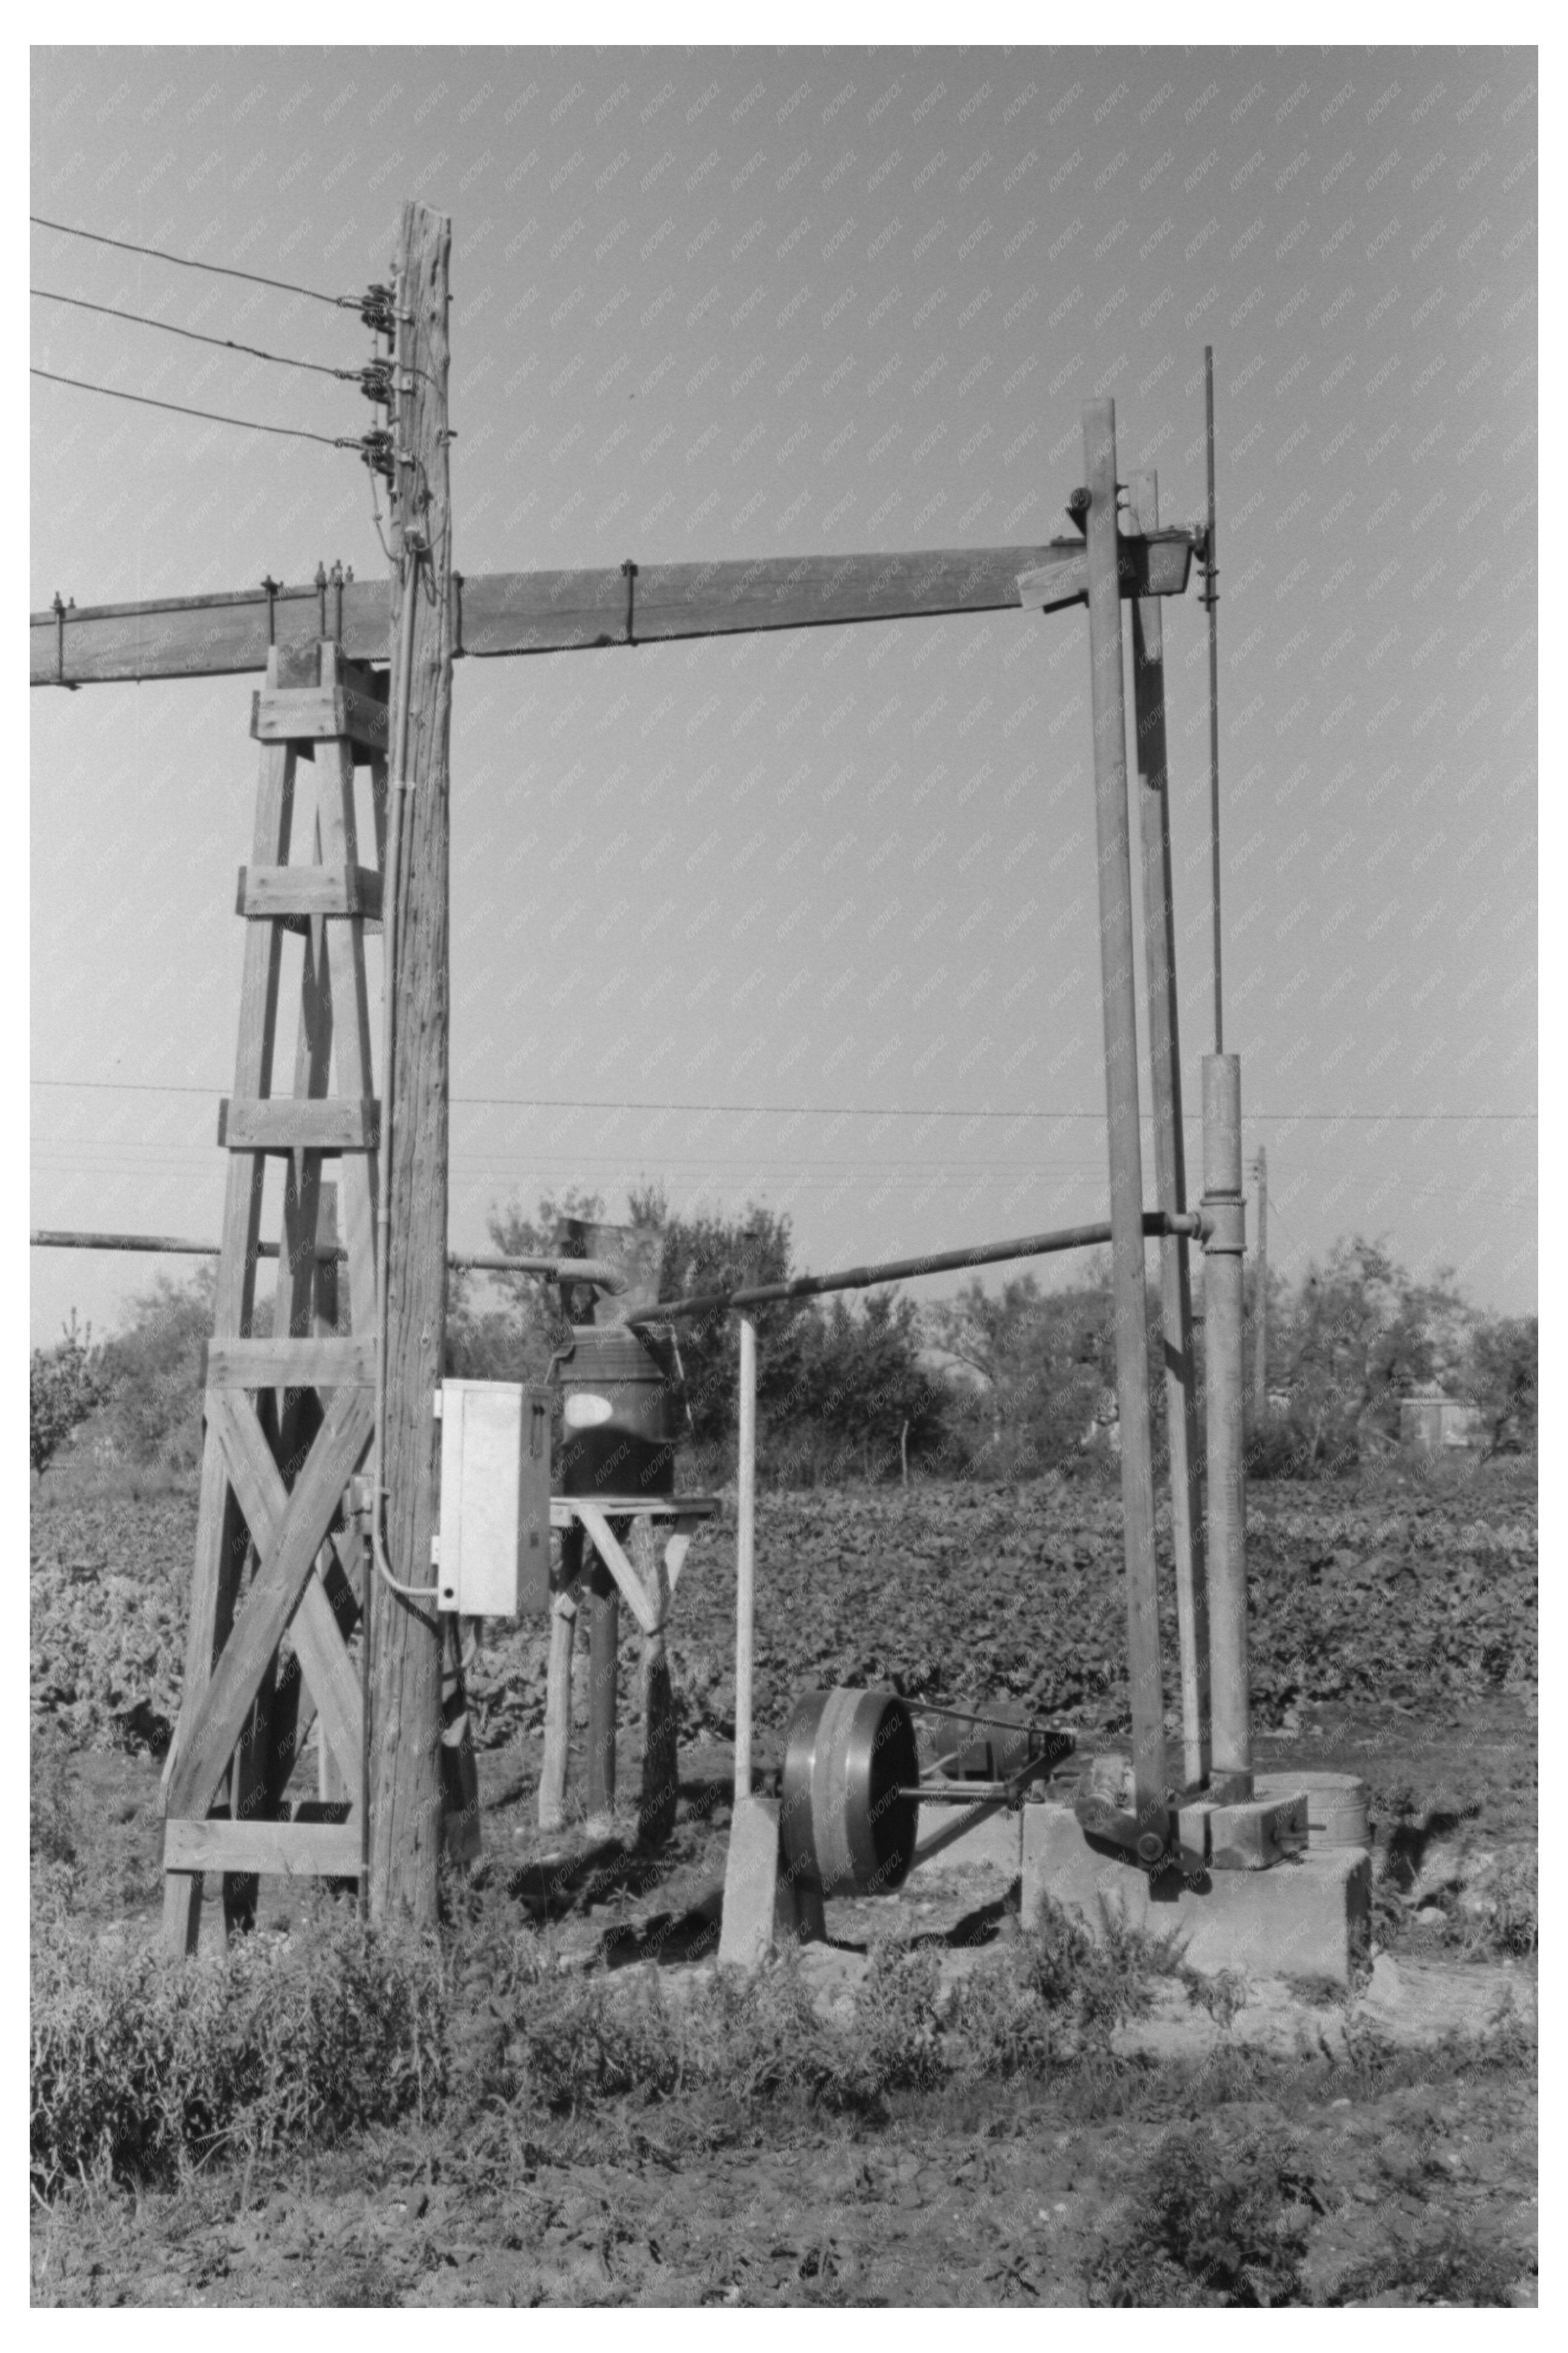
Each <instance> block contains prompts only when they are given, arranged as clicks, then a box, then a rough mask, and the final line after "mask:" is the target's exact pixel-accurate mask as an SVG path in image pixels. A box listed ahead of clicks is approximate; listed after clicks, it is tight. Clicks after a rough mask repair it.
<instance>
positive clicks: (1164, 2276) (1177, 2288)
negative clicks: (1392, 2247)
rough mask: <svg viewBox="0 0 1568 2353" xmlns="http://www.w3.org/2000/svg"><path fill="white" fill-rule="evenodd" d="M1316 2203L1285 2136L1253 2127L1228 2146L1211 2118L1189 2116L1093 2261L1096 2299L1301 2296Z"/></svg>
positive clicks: (1169, 2301)
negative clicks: (1193, 2121) (1194, 2121)
mask: <svg viewBox="0 0 1568 2353" xmlns="http://www.w3.org/2000/svg"><path fill="white" fill-rule="evenodd" d="M1316 2203H1317V2200H1316V2197H1315V2193H1314V2191H1313V2189H1312V2184H1311V2181H1310V2177H1309V2176H1308V2175H1306V2174H1305V2173H1304V2172H1303V2171H1302V2170H1301V2168H1300V2164H1299V2162H1298V2161H1297V2159H1296V2158H1295V2157H1294V2156H1293V2154H1292V2152H1291V2151H1290V2149H1289V2147H1281V2146H1280V2144H1279V2141H1278V2139H1276V2138H1271V2137H1268V2136H1267V2135H1265V2134H1262V2133H1258V2132H1253V2133H1248V2134H1247V2135H1245V2136H1243V2137H1241V2138H1239V2139H1237V2140H1234V2141H1232V2142H1231V2143H1230V2144H1229V2145H1228V2146H1227V2145H1226V2143H1225V2142H1223V2141H1222V2140H1221V2139H1220V2138H1219V2137H1218V2136H1217V2135H1216V2134H1215V2132H1214V2131H1213V2130H1212V2129H1211V2128H1210V2127H1209V2126H1207V2125H1204V2124H1199V2125H1194V2126H1177V2127H1175V2128H1174V2129H1173V2130H1172V2131H1170V2132H1167V2133H1166V2134H1165V2135H1164V2137H1163V2139H1162V2140H1161V2141H1160V2143H1159V2145H1158V2147H1156V2148H1155V2149H1154V2151H1153V2154H1152V2156H1151V2157H1150V2158H1149V2159H1148V2160H1147V2162H1146V2163H1145V2164H1144V2165H1142V2167H1140V2168H1139V2169H1138V2170H1137V2172H1136V2173H1135V2174H1134V2175H1133V2177H1132V2179H1131V2181H1130V2183H1129V2185H1128V2191H1127V2196H1126V2199H1125V2201H1124V2204H1125V2215H1124V2220H1123V2221H1122V2224H1121V2228H1120V2230H1119V2231H1118V2232H1116V2233H1115V2235H1114V2237H1108V2239H1107V2241H1106V2243H1105V2244H1104V2245H1103V2246H1102V2247H1101V2248H1100V2252H1099V2253H1098V2254H1097V2255H1096V2256H1095V2258H1094V2260H1093V2262H1092V2263H1091V2264H1090V2267H1089V2302H1090V2303H1091V2304H1094V2305H1100V2306H1137V2307H1139V2308H1148V2307H1152V2306H1164V2305H1178V2306H1183V2305H1185V2306H1193V2305H1202V2306H1221V2307H1234V2306H1241V2307H1250V2308H1253V2309H1257V2308H1258V2307H1263V2306H1274V2305H1289V2304H1299V2303H1300V2302H1302V2301H1303V2295H1302V2288H1301V2263H1302V2259H1303V2257H1304V2256H1305V2253H1306V2250H1307V2232H1308V2226H1309V2222H1310V2215H1311V2211H1312V2208H1313V2206H1314V2205H1315V2204H1316Z"/></svg>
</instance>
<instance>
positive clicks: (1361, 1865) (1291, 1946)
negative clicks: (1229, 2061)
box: [1021, 1805, 1372, 1986]
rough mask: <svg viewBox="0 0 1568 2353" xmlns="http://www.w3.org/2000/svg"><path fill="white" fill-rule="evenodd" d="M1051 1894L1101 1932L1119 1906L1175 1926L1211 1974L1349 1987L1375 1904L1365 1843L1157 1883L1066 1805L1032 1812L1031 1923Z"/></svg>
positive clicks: (1027, 1837) (1027, 1919) (1158, 1926)
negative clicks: (1093, 1842)
mask: <svg viewBox="0 0 1568 2353" xmlns="http://www.w3.org/2000/svg"><path fill="white" fill-rule="evenodd" d="M1047 1899H1048V1900H1050V1901H1052V1902H1054V1903H1056V1904H1058V1905H1061V1907H1062V1909H1063V1910H1064V1911H1067V1912H1070V1913H1074V1914H1076V1915H1078V1917H1079V1919H1081V1920H1082V1921H1083V1923H1084V1925H1085V1926H1086V1927H1088V1928H1089V1929H1090V1930H1091V1931H1092V1930H1096V1929H1098V1928H1099V1927H1100V1925H1101V1923H1102V1921H1103V1919H1104V1917H1105V1914H1106V1912H1107V1911H1108V1910H1109V1911H1110V1912H1111V1913H1113V1914H1116V1915H1120V1916H1121V1918H1122V1919H1124V1920H1125V1921H1126V1922H1127V1924H1128V1925H1129V1926H1131V1927H1136V1928H1141V1929H1142V1930H1144V1931H1145V1932H1146V1933H1148V1934H1150V1935H1152V1936H1164V1935H1168V1934H1170V1933H1171V1932H1174V1933H1175V1935H1176V1936H1177V1938H1178V1940H1179V1942H1180V1944H1181V1946H1182V1948H1183V1952H1184V1957H1185V1959H1186V1961H1187V1963H1188V1965H1189V1966H1190V1967H1191V1968H1194V1969H1196V1970H1198V1971H1199V1972H1200V1974H1202V1975H1203V1976H1205V1977H1212V1976H1216V1975H1217V1974H1218V1973H1219V1972H1220V1971H1221V1970H1222V1969H1234V1970H1237V1971H1239V1972H1240V1973H1241V1974H1243V1975H1245V1976H1247V1977H1256V1978H1319V1979H1322V1978H1326V1979H1328V1980H1329V1981H1330V1982H1331V1983H1332V1984H1335V1985H1343V1986H1348V1985H1349V1983H1350V1977H1351V1960H1352V1951H1353V1950H1354V1948H1355V1946H1356V1943H1357V1941H1358V1940H1359V1939H1360V1938H1362V1937H1363V1936H1364V1935H1365V1932H1366V1926H1367V1923H1368V1921H1369V1919H1370V1915H1371V1905H1372V1862H1371V1857H1370V1856H1369V1855H1368V1854H1367V1853H1366V1852H1365V1851H1364V1850H1363V1849H1361V1848H1356V1847H1333V1848H1324V1849H1321V1850H1318V1851H1315V1852H1314V1851H1311V1850H1309V1852H1306V1853H1304V1854H1302V1855H1300V1856H1299V1857H1298V1858H1297V1859H1295V1860H1293V1861H1290V1862H1280V1863H1277V1864H1276V1865H1275V1866H1274V1868H1273V1869H1272V1870H1271V1871H1216V1872H1213V1873H1205V1875H1204V1876H1203V1877H1202V1878H1200V1879H1197V1880H1195V1881H1192V1882H1189V1881H1186V1880H1184V1879H1182V1878H1181V1877H1180V1876H1178V1874H1177V1873H1174V1872H1169V1873H1165V1874H1164V1876H1163V1877H1162V1878H1161V1879H1159V1880H1156V1881H1154V1882H1152V1883H1151V1881H1150V1879H1149V1877H1148V1875H1147V1874H1146V1873H1143V1872H1142V1871H1139V1870H1138V1869H1136V1868H1135V1866H1133V1865H1132V1864H1131V1863H1129V1862H1125V1861H1124V1860H1123V1859H1122V1858H1121V1856H1120V1855H1118V1854H1114V1853H1111V1852H1109V1851H1107V1850H1104V1849H1102V1848H1099V1847H1093V1846H1090V1844H1089V1841H1088V1840H1087V1839H1086V1838H1085V1836H1084V1833H1083V1831H1082V1828H1081V1827H1080V1825H1079V1820H1078V1817H1077V1816H1076V1814H1074V1813H1073V1812H1071V1810H1069V1809H1068V1808H1067V1807H1065V1806H1054V1805H1043V1806H1026V1808H1025V1809H1024V1814H1023V1892H1022V1905H1021V1911H1022V1925H1023V1926H1024V1927H1025V1928H1026V1929H1027V1928H1030V1927H1032V1926H1035V1925H1036V1923H1037V1921H1038V1919H1039V1917H1040V1914H1041V1912H1042V1910H1043V1908H1044V1906H1045V1904H1046V1902H1047Z"/></svg>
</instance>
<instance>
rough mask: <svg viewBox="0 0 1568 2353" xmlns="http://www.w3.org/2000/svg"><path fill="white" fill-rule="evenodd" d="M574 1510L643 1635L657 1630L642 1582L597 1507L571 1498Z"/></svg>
mask: <svg viewBox="0 0 1568 2353" xmlns="http://www.w3.org/2000/svg"><path fill="white" fill-rule="evenodd" d="M574 1510H575V1512H576V1514H577V1517H578V1518H579V1519H580V1520H581V1521H582V1523H583V1525H584V1527H585V1528H586V1529H587V1531H588V1540H589V1542H590V1543H591V1544H592V1546H593V1547H594V1549H595V1552H596V1553H597V1554H598V1556H599V1558H600V1559H601V1560H602V1561H603V1562H604V1564H605V1567H606V1568H607V1569H608V1570H609V1572H610V1575H611V1576H612V1577H614V1578H615V1580H616V1584H617V1585H618V1586H619V1587H620V1588H621V1591H622V1592H623V1593H624V1594H625V1596H626V1606H627V1608H628V1609H630V1611H631V1613H632V1616H633V1617H634V1618H635V1619H636V1620H637V1624H638V1625H639V1626H640V1627H641V1629H642V1630H643V1632H644V1633H645V1634H655V1633H657V1632H658V1626H659V1616H658V1609H657V1608H656V1607H655V1605H654V1603H653V1602H652V1601H651V1600H650V1599H649V1598H648V1596H647V1593H646V1592H645V1591H644V1589H643V1582H642V1579H641V1577H638V1575H637V1571H636V1569H635V1568H634V1567H632V1565H631V1562H630V1561H629V1560H628V1559H627V1558H626V1554H625V1552H624V1551H623V1550H622V1548H621V1544H620V1539H619V1538H618V1537H617V1536H616V1535H614V1534H612V1532H611V1528H610V1523H609V1521H608V1519H607V1518H606V1517H605V1514H604V1513H603V1512H602V1511H601V1510H600V1509H599V1506H598V1504H587V1503H584V1501H583V1500H582V1498H581V1497H580V1496H578V1497H575V1498H574Z"/></svg>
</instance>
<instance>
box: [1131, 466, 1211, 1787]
mask: <svg viewBox="0 0 1568 2353" xmlns="http://www.w3.org/2000/svg"><path fill="white" fill-rule="evenodd" d="M1132 520H1133V522H1135V524H1136V525H1137V527H1138V529H1139V530H1140V531H1141V532H1152V531H1157V530H1158V529H1159V524H1160V482H1159V477H1158V475H1157V474H1156V473H1155V472H1154V471H1153V470H1152V468H1151V469H1150V470H1149V471H1147V472H1146V473H1140V474H1134V475H1133V477H1132ZM1132 709H1133V717H1134V722H1135V728H1136V738H1137V744H1138V773H1139V776H1141V777H1142V781H1143V785H1144V787H1145V789H1144V790H1143V791H1142V793H1140V794H1139V796H1138V809H1139V834H1140V839H1141V841H1142V853H1143V973H1144V985H1145V988H1146V990H1147V994H1148V1004H1149V1073H1150V1080H1151V1083H1152V1090H1153V1096H1154V1181H1155V1186H1156V1189H1157V1195H1158V1199H1159V1206H1160V1208H1162V1209H1184V1208H1186V1206H1187V1171H1186V1152H1185V1147H1184V1141H1183V1135H1182V1048H1181V1024H1180V1020H1179V1018H1178V1009H1177V997H1176V918H1175V908H1174V901H1173V892H1172V885H1171V803H1170V792H1169V776H1168V771H1167V767H1166V751H1165V655H1164V632H1163V623H1162V619H1161V614H1160V599H1159V598H1158V596H1139V597H1137V598H1135V599H1134V601H1133V606H1132ZM1160 1279H1161V1292H1162V1304H1163V1321H1164V1330H1165V1429H1166V1434H1167V1444H1168V1448H1169V1452H1170V1460H1171V1546H1172V1550H1173V1553H1174V1555H1175V1566H1176V1630H1177V1642H1178V1646H1179V1651H1180V1659H1181V1681H1182V1778H1183V1779H1184V1781H1185V1782H1186V1784H1187V1786H1188V1788H1195V1787H1196V1786H1197V1785H1198V1784H1200V1783H1201V1782H1202V1781H1203V1780H1204V1779H1205V1778H1206V1776H1207V1773H1208V1756H1209V1733H1208V1713H1209V1655H1208V1653H1209V1631H1208V1593H1207V1589H1206V1587H1205V1581H1204V1532H1203V1531H1204V1521H1203V1514H1204V1505H1203V1485H1202V1481H1201V1476H1200V1471H1199V1456H1200V1444H1199V1436H1198V1402H1197V1380H1196V1366H1195V1364H1194V1355H1193V1292H1192V1275H1191V1271H1190V1269H1189V1266H1188V1263H1187V1238H1186V1236H1185V1234H1167V1235H1166V1236H1165V1238H1164V1240H1163V1241H1162V1242H1161V1244H1160Z"/></svg>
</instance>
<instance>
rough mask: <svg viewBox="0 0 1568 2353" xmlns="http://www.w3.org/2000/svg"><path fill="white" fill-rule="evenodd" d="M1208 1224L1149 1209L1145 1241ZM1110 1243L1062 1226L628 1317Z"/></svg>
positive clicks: (1089, 1231) (642, 1320)
mask: <svg viewBox="0 0 1568 2353" xmlns="http://www.w3.org/2000/svg"><path fill="white" fill-rule="evenodd" d="M1203 1231H1204V1221H1203V1219H1201V1218H1200V1217H1199V1216H1198V1215H1197V1214H1196V1212H1195V1211H1194V1210H1190V1209H1187V1210H1175V1211H1171V1210H1166V1209H1146V1210H1145V1211H1144V1213H1143V1232H1144V1236H1145V1239H1155V1240H1157V1239H1158V1238H1159V1237H1161V1236H1162V1235H1164V1234H1187V1235H1192V1236H1201V1235H1202V1233H1203ZM1109 1240H1110V1226H1109V1225H1098V1226H1063V1227H1061V1228H1060V1229H1058V1231H1057V1232H1055V1233H1050V1234H1022V1235H1020V1236H1019V1237H1018V1238H1017V1239H1016V1240H1013V1241H1009V1242H981V1243H979V1244H977V1245H976V1246H975V1247H974V1248H973V1250H931V1251H930V1252H928V1253H927V1255H926V1256H925V1257H923V1258H894V1259H886V1260H884V1261H882V1263H881V1264H880V1265H879V1266H851V1267H846V1268H844V1269H843V1270H842V1271H840V1272H839V1273H837V1274H802V1275H797V1276H796V1277H795V1280H794V1281H793V1282H760V1283H753V1284H752V1285H750V1286H749V1287H748V1288H746V1289H743V1290H740V1291H712V1292H706V1293H694V1294H693V1295H692V1296H691V1297H689V1298H687V1299H661V1300H660V1301H659V1302H658V1304H657V1305H656V1306H653V1307H639V1308H638V1309H637V1311H636V1312H635V1313H634V1314H630V1315H628V1316H627V1317H626V1322H627V1324H629V1325H632V1326H633V1327H635V1326H637V1324H667V1323H668V1322H669V1320H670V1318H671V1317H672V1316H675V1315H719V1314H725V1313H726V1312H727V1311H728V1310H729V1309H731V1308H735V1307H766V1306H769V1305H771V1304H772V1303H773V1302H774V1301H777V1300H783V1299H815V1298H816V1297H817V1296H818V1294H819V1293H822V1292H825V1291H869V1290H871V1289H872V1288H873V1286H874V1285H875V1284H877V1283H879V1282H907V1281H911V1280H913V1279H915V1278H916V1277H918V1276H920V1275H922V1274H950V1273H952V1272H954V1271H959V1272H962V1271H963V1270H964V1269H966V1268H968V1267H974V1266H999V1265H1001V1264H1002V1263H1004V1261H1006V1260H1008V1259H1016V1258H1045V1257H1047V1256H1048V1255H1049V1254H1050V1253H1051V1252H1052V1251H1053V1250H1092V1249H1094V1248H1095V1246H1096V1245H1097V1244H1098V1243H1100V1242H1108V1241H1109Z"/></svg>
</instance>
